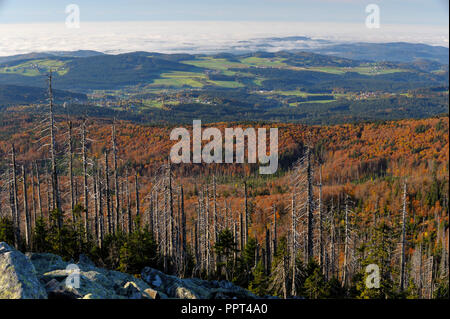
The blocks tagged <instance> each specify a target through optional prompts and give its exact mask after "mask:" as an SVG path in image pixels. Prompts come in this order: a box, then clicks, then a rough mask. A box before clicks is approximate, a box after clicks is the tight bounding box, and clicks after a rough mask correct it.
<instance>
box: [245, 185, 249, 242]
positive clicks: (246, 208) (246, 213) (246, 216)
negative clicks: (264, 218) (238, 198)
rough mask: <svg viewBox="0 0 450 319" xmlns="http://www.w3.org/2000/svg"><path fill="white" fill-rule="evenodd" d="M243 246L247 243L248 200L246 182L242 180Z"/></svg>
mask: <svg viewBox="0 0 450 319" xmlns="http://www.w3.org/2000/svg"><path fill="white" fill-rule="evenodd" d="M244 205H245V207H244V209H245V210H244V212H245V215H244V231H245V233H244V246H247V244H248V221H249V218H248V217H249V216H248V202H247V182H244Z"/></svg>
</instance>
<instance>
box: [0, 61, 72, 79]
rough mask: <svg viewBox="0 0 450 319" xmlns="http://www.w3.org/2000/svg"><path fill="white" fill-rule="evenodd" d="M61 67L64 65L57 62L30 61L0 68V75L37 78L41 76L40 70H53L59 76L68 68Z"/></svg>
mask: <svg viewBox="0 0 450 319" xmlns="http://www.w3.org/2000/svg"><path fill="white" fill-rule="evenodd" d="M35 66H37V67H38V68H39V69H40V70H41V72H40V71H39V70H38V69H36V67H35ZM63 67H65V63H64V62H62V61H58V60H30V61H26V62H24V63H21V64H17V65H14V66H9V67H3V68H0V73H6V74H8V73H9V74H20V75H24V76H38V75H41V74H42V69H44V70H45V71H48V70H50V69H53V70H56V72H57V73H58V74H59V75H64V74H66V73H67V72H68V71H69V70H68V68H64V69H62V68H63Z"/></svg>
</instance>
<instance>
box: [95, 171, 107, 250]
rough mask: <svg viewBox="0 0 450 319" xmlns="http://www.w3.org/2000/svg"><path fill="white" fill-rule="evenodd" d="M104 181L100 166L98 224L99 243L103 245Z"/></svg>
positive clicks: (98, 174) (98, 176) (98, 175)
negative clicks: (102, 180) (102, 181)
mask: <svg viewBox="0 0 450 319" xmlns="http://www.w3.org/2000/svg"><path fill="white" fill-rule="evenodd" d="M102 193H103V192H102V183H101V168H100V166H99V167H98V170H97V198H98V215H99V224H98V237H97V240H98V243H99V246H100V247H102V244H103V235H104V229H105V228H104V225H105V224H104V218H103V216H104V215H103V200H102V198H103V197H102Z"/></svg>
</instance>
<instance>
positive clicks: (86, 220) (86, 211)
mask: <svg viewBox="0 0 450 319" xmlns="http://www.w3.org/2000/svg"><path fill="white" fill-rule="evenodd" d="M81 147H82V149H81V153H82V157H83V191H84V230H85V232H86V236H85V237H86V238H85V239H86V240H88V237H89V200H88V194H89V192H88V180H87V156H86V122H85V121H83V124H82V146H81Z"/></svg>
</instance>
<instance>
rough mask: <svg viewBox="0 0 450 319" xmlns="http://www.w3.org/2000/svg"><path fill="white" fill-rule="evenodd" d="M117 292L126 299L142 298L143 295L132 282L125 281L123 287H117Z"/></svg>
mask: <svg viewBox="0 0 450 319" xmlns="http://www.w3.org/2000/svg"><path fill="white" fill-rule="evenodd" d="M117 294H118V295H120V296H123V297H126V298H127V299H143V295H142V293H141V291H140V290H139V288H138V286H137V285H136V284H135V283H134V282H127V283H126V284H125V285H124V286H123V287H120V288H119V289H117Z"/></svg>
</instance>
